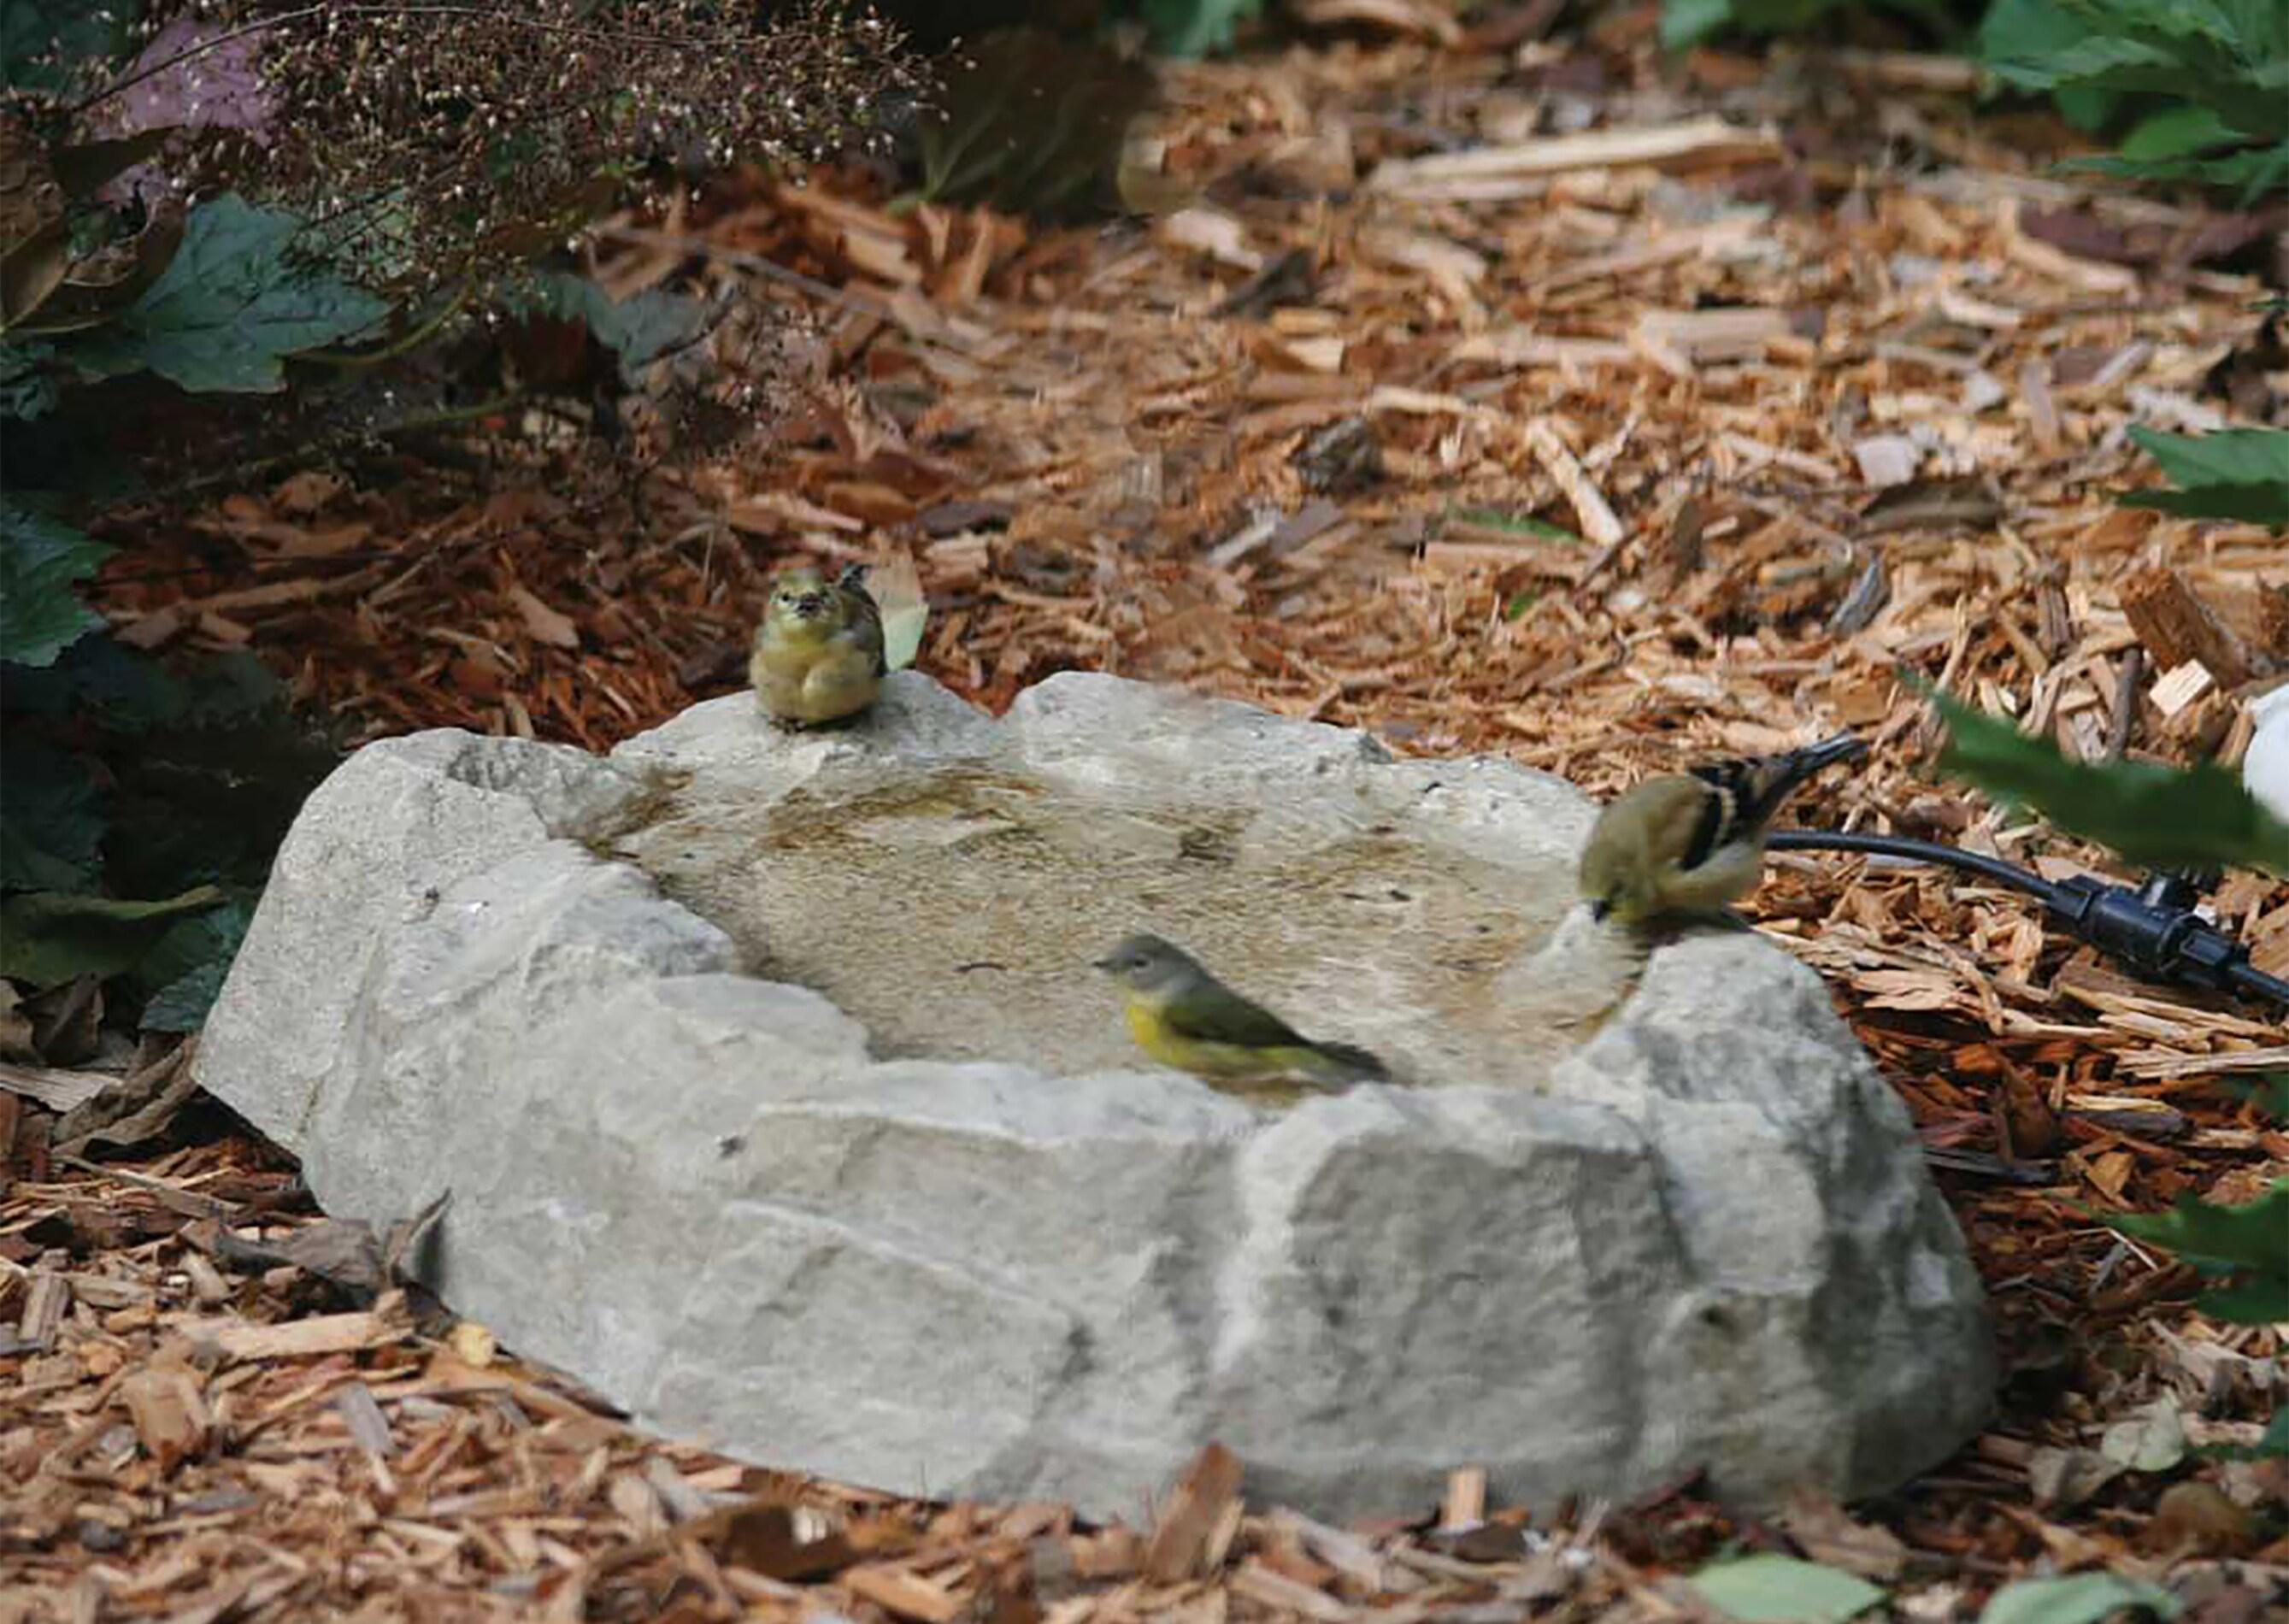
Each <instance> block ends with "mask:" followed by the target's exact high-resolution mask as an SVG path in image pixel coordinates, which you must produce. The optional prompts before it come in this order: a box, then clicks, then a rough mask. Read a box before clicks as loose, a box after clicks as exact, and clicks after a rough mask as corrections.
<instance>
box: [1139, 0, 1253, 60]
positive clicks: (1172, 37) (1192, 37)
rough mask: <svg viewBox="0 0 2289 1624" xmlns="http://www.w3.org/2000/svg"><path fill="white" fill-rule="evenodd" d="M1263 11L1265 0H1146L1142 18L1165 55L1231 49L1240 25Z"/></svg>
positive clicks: (1188, 54)
mask: <svg viewBox="0 0 2289 1624" xmlns="http://www.w3.org/2000/svg"><path fill="white" fill-rule="evenodd" d="M1263 14H1264V0H1145V4H1144V8H1143V12H1142V16H1143V20H1144V23H1145V32H1146V33H1147V34H1149V35H1150V36H1151V37H1152V47H1153V49H1154V50H1156V51H1158V52H1160V53H1161V54H1162V55H1164V56H1184V57H1191V56H1206V55H1207V54H1208V52H1211V51H1229V50H1231V49H1232V42H1233V41H1234V40H1235V39H1236V38H1237V37H1238V36H1239V32H1240V24H1241V23H1243V22H1249V21H1252V20H1255V19H1256V18H1257V17H1260V16H1262V15H1263Z"/></svg>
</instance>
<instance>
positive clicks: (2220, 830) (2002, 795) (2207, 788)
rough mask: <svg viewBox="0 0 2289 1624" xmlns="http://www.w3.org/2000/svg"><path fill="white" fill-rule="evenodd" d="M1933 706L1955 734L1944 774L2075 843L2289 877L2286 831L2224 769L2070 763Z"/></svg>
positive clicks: (2169, 861)
mask: <svg viewBox="0 0 2289 1624" xmlns="http://www.w3.org/2000/svg"><path fill="white" fill-rule="evenodd" d="M1932 703H1933V704H1934V705H1936V706H1937V707H1938V708H1939V712H1940V714H1941V715H1942V717H1944V718H1945V719H1946V720H1947V724H1948V740H1947V748H1946V750H1945V751H1944V752H1942V754H1941V757H1940V767H1941V769H1942V771H1945V772H1948V773H1951V774H1953V775H1954V776H1957V777H1960V778H1966V779H1969V780H1970V781H1971V782H1972V783H1974V784H1977V785H1978V786H1979V787H1980V788H1981V789H1982V790H1984V791H1985V792H1987V793H1988V794H1989V795H1990V796H1993V797H1994V798H1995V799H1996V800H1999V801H2002V802H2004V803H2005V804H2006V805H2021V806H2029V807H2032V808H2034V809H2035V810H2036V811H2038V812H2040V813H2041V814H2042V815H2043V816H2045V817H2046V818H2048V819H2049V820H2050V821H2051V822H2052V823H2054V824H2057V825H2058V826H2059V827H2060V828H2061V829H2063V830H2065V831H2066V832H2068V833H2070V834H2077V835H2080V836H2082V837H2084V838H2085V839H2086V840H2097V841H2099V842H2101V843H2102V844H2103V845H2106V846H2109V847H2111V848H2113V849H2114V850H2115V851H2117V852H2118V853H2119V854H2120V855H2121V856H2124V857H2126V858H2127V859H2128V860H2129V861H2131V862H2133V863H2135V864H2141V865H2142V866H2145V867H2148V868H2204V867H2207V866H2208V865H2210V864H2217V863H2228V864H2241V865H2243V866H2245V867H2252V868H2262V869H2267V870H2269V871H2271V872H2274V873H2276V874H2284V875H2289V824H2282V823H2280V822H2278V821H2277V819H2275V818H2274V817H2273V816H2271V815H2270V814H2269V813H2268V812H2267V811H2266V810H2265V808H2263V807H2261V806H2260V805H2259V804H2258V802H2257V800H2255V799H2254V798H2253V796H2252V795H2251V794H2250V792H2248V791H2247V790H2245V789H2244V788H2243V787H2242V785H2241V780H2240V779H2239V778H2237V776H2234V775H2233V774H2232V773H2229V772H2228V771H2226V770H2225V769H2224V768H2221V767H2218V766H2215V765H2213V764H2212V763H2209V762H2204V763H2203V764H2202V765H2200V766H2198V767H2197V768H2193V769H2192V770H2191V771H2190V772H2179V771H2175V770H2173V769H2172V768H2166V767H2156V766H2153V765H2150V764H2149V763H2147V762H2143V761H2110V762H2107V763H2105V764H2104V765H2102V766H2093V765H2087V764H2085V763H2082V762H2078V761H2070V760H2067V759H2066V758H2065V757H2064V756H2062V755H2061V754H2060V753H2059V752H2058V750H2057V747H2056V746H2054V744H2052V743H2051V742H2050V740H2048V739H2044V738H2031V737H2030V736H2027V735H2025V734H2023V733H2021V732H2020V731H2019V730H2018V729H2017V728H2014V727H2012V726H2011V725H2010V724H2009V723H2008V722H2003V721H1998V720H1994V719H1993V718H1991V717H1990V716H1988V715H1986V714H1985V713H1984V712H1981V711H1979V710H1977V709H1974V707H1972V706H1970V705H1965V704H1964V703H1962V702H1961V701H1960V700H1958V699H1955V698H1952V697H1950V696H1948V695H1946V694H1942V693H1934V694H1933V695H1932Z"/></svg>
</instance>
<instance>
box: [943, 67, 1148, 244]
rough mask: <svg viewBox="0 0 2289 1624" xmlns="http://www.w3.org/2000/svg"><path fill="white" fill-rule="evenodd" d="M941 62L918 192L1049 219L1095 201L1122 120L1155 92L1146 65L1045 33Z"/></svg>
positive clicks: (1117, 151) (1112, 161) (1112, 163)
mask: <svg viewBox="0 0 2289 1624" xmlns="http://www.w3.org/2000/svg"><path fill="white" fill-rule="evenodd" d="M956 57H957V60H952V61H949V62H947V63H946V64H945V66H944V68H943V71H942V81H943V82H942V84H941V85H940V87H939V91H938V93H937V98H936V111H935V115H933V116H931V117H929V118H928V119H926V120H925V121H924V122H923V123H922V125H921V130H920V131H919V136H920V142H919V144H920V147H921V195H922V196H923V197H925V198H929V199H932V200H937V199H944V200H946V201H951V202H963V203H967V202H982V203H991V204H993V206H994V207H997V208H1001V209H1004V210H1009V211H1028V212H1032V213H1035V214H1048V213H1051V212H1054V211H1058V210H1061V209H1070V208H1073V207H1076V206H1077V205H1080V204H1082V203H1088V202H1089V201H1090V199H1091V198H1092V197H1095V196H1099V195H1103V194H1104V193H1105V190H1106V189H1107V183H1108V182H1109V181H1110V180H1111V179H1112V178H1113V174H1114V173H1115V171H1116V169H1117V167H1118V163H1119V158H1120V155H1121V143H1122V140H1123V139H1124V138H1125V137H1126V135H1127V132H1128V130H1129V123H1130V121H1131V120H1132V119H1133V118H1134V117H1135V116H1136V115H1137V114H1138V113H1139V112H1141V111H1143V110H1144V108H1145V107H1146V106H1148V105H1149V104H1150V103H1151V101H1152V97H1153V95H1154V93H1155V83H1156V82H1155V80H1154V77H1153V75H1152V68H1151V67H1150V65H1149V64H1147V63H1145V62H1143V61H1139V60H1130V59H1128V58H1125V57H1122V56H1121V55H1120V54H1119V53H1118V52H1114V51H1113V50H1111V49H1110V48H1108V47H1106V46H1105V45H1102V44H1097V43H1096V42H1094V41H1089V40H1073V39H1067V38H1065V37H1063V36H1059V35H1057V34H1053V33H1051V32H1049V30H1047V29H1042V28H999V29H996V30H994V31H993V32H992V33H990V34H986V35H985V36H982V37H980V38H978V39H976V40H970V41H966V42H964V44H963V46H962V49H961V51H960V52H958V53H956Z"/></svg>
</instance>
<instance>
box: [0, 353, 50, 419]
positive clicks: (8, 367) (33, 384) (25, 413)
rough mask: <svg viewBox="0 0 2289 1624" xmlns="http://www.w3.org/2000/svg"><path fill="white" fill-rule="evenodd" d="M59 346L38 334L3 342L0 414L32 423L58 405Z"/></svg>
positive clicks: (0, 373) (3, 416)
mask: <svg viewBox="0 0 2289 1624" xmlns="http://www.w3.org/2000/svg"><path fill="white" fill-rule="evenodd" d="M55 353H56V346H54V345H52V344H49V343H46V342H44V341H43V340H41V339H38V338H27V339H24V340H23V341H22V342H20V343H4V344H0V418H13V419H14V420H15V421H17V422H19V423H30V422H34V421H36V420H37V419H38V418H44V417H46V416H47V415H48V413H50V412H52V411H53V410H55V409H56V399H57V395H56V380H55V375H54V374H53V373H52V372H51V371H50V370H48V362H50V361H52V359H53V358H54V356H55Z"/></svg>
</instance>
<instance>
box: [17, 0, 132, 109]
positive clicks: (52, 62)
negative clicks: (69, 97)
mask: <svg viewBox="0 0 2289 1624" xmlns="http://www.w3.org/2000/svg"><path fill="white" fill-rule="evenodd" d="M136 9H137V8H135V7H132V6H128V5H91V4H88V3H87V0H8V3H7V4H5V5H0V84H7V85H10V86H12V87H14V88H16V89H20V90H27V91H62V90H65V89H67V88H68V86H69V85H70V84H71V82H72V76H73V74H74V72H75V70H76V68H78V67H79V65H80V64H81V63H82V62H84V61H88V60H97V59H101V58H107V57H111V56H116V55H117V54H118V52H119V51H120V49H121V48H122V47H123V46H124V44H126V35H127V25H128V24H129V23H130V22H131V21H132V20H134V15H135V12H136Z"/></svg>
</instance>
